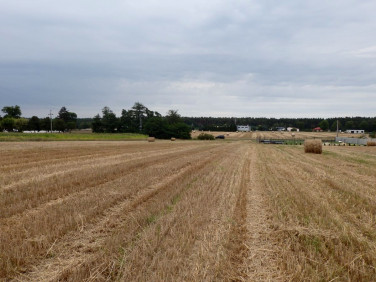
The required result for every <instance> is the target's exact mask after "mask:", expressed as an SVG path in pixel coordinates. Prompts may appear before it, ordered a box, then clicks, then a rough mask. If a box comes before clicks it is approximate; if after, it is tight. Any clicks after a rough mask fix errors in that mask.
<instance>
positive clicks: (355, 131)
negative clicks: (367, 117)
mask: <svg viewBox="0 0 376 282" xmlns="http://www.w3.org/2000/svg"><path fill="white" fill-rule="evenodd" d="M346 133H352V134H364V130H363V129H348V130H346Z"/></svg>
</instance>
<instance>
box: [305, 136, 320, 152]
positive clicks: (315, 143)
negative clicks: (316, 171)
mask: <svg viewBox="0 0 376 282" xmlns="http://www.w3.org/2000/svg"><path fill="white" fill-rule="evenodd" d="M304 152H305V153H314V154H321V153H322V142H321V140H318V139H307V140H305V141H304Z"/></svg>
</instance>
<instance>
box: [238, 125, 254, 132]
mask: <svg viewBox="0 0 376 282" xmlns="http://www.w3.org/2000/svg"><path fill="white" fill-rule="evenodd" d="M236 130H237V131H251V127H250V126H249V125H237V126H236Z"/></svg>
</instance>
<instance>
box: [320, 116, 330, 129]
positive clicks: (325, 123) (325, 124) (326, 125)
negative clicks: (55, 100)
mask: <svg viewBox="0 0 376 282" xmlns="http://www.w3.org/2000/svg"><path fill="white" fill-rule="evenodd" d="M319 126H320V127H321V129H322V130H324V131H326V130H328V129H329V122H328V121H327V120H326V119H324V120H322V121H321V122H320V123H319Z"/></svg>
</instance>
